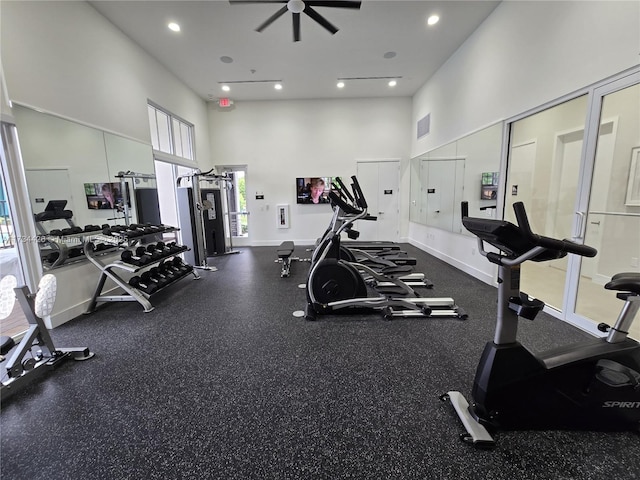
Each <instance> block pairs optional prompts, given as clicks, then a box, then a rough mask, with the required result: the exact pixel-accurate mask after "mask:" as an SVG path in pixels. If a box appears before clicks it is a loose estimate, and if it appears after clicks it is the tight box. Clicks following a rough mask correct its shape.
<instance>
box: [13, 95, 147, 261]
mask: <svg viewBox="0 0 640 480" xmlns="http://www.w3.org/2000/svg"><path fill="white" fill-rule="evenodd" d="M13 114H14V116H15V121H16V126H17V129H18V135H19V138H20V148H21V152H22V159H23V162H24V168H25V175H26V179H27V187H28V191H29V198H30V200H31V208H32V212H33V214H34V223H35V227H36V231H37V232H38V235H39V237H38V239H39V244H40V247H41V257H42V261H43V267H44V268H45V269H50V268H55V267H59V266H65V265H68V264H69V263H71V262H72V261H76V260H74V259H77V260H80V259H82V255H81V240H80V237H79V236H76V237H73V236H70V235H69V234H71V235H73V234H72V231H71V230H70V229H72V228H75V231H78V229H81V230H85V229H86V227H87V226H93V228H94V229H96V230H99V231H101V230H102V227H103V225H123V224H130V223H145V222H144V221H143V219H141V218H140V217H141V211H139V210H141V209H140V208H137V205H139V202H136V199H137V198H140V197H141V195H142V192H139V191H138V190H150V191H153V192H154V193H155V195H156V198H157V191H155V181H154V180H153V179H149V178H136V177H134V176H132V175H126V174H125V175H120V176H119V174H120V173H127V172H136V173H144V174H148V175H153V173H154V161H153V152H152V149H151V146H150V145H147V144H144V143H142V142H138V141H135V140H132V139H130V138H126V137H123V136H119V135H115V134H113V133H109V132H104V131H102V130H99V129H96V128H92V127H89V126H86V125H82V124H79V123H76V122H73V121H70V120H67V119H63V118H60V117H57V116H54V115H50V114H46V113H42V112H38V111H36V110H33V109H31V108H28V107H24V106H20V105H14V108H13ZM156 203H157V201H156ZM125 215H126V218H125ZM52 232H53V233H57V232H63V233H64V235H63V237H64V241H63V242H62V243H61V241H60V240H59V239H56V238H55V237H56V235H51V233H52ZM61 249H62V250H63V251H64V253H65V255H64V256H65V257H67V258H61V256H60V251H61ZM67 254H69V255H67Z"/></svg>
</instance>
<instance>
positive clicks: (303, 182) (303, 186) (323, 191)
mask: <svg viewBox="0 0 640 480" xmlns="http://www.w3.org/2000/svg"><path fill="white" fill-rule="evenodd" d="M330 191H331V177H298V178H296V203H302V204H310V205H313V204H318V203H329V192H330Z"/></svg>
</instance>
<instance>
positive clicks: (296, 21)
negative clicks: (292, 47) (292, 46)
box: [292, 13, 300, 42]
mask: <svg viewBox="0 0 640 480" xmlns="http://www.w3.org/2000/svg"><path fill="white" fill-rule="evenodd" d="M292 17H293V41H294V42H299V41H300V14H299V13H294V14H292Z"/></svg>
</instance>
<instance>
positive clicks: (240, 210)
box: [216, 165, 250, 246]
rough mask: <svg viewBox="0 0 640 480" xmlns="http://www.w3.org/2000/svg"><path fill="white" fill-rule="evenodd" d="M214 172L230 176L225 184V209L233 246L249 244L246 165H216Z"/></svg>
mask: <svg viewBox="0 0 640 480" xmlns="http://www.w3.org/2000/svg"><path fill="white" fill-rule="evenodd" d="M216 172H218V173H224V172H226V173H227V175H228V176H229V177H230V178H231V182H230V183H229V184H227V185H225V190H226V202H227V205H226V211H227V215H228V222H227V225H228V228H229V230H230V233H231V241H232V242H233V246H249V245H250V242H249V212H248V211H247V187H246V185H247V183H246V180H247V166H246V165H218V166H216Z"/></svg>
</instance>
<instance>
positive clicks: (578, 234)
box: [573, 212, 584, 240]
mask: <svg viewBox="0 0 640 480" xmlns="http://www.w3.org/2000/svg"><path fill="white" fill-rule="evenodd" d="M576 215H577V216H578V221H577V222H576V229H575V231H574V232H573V233H574V235H573V238H574V239H580V240H582V227H583V225H584V212H576Z"/></svg>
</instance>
